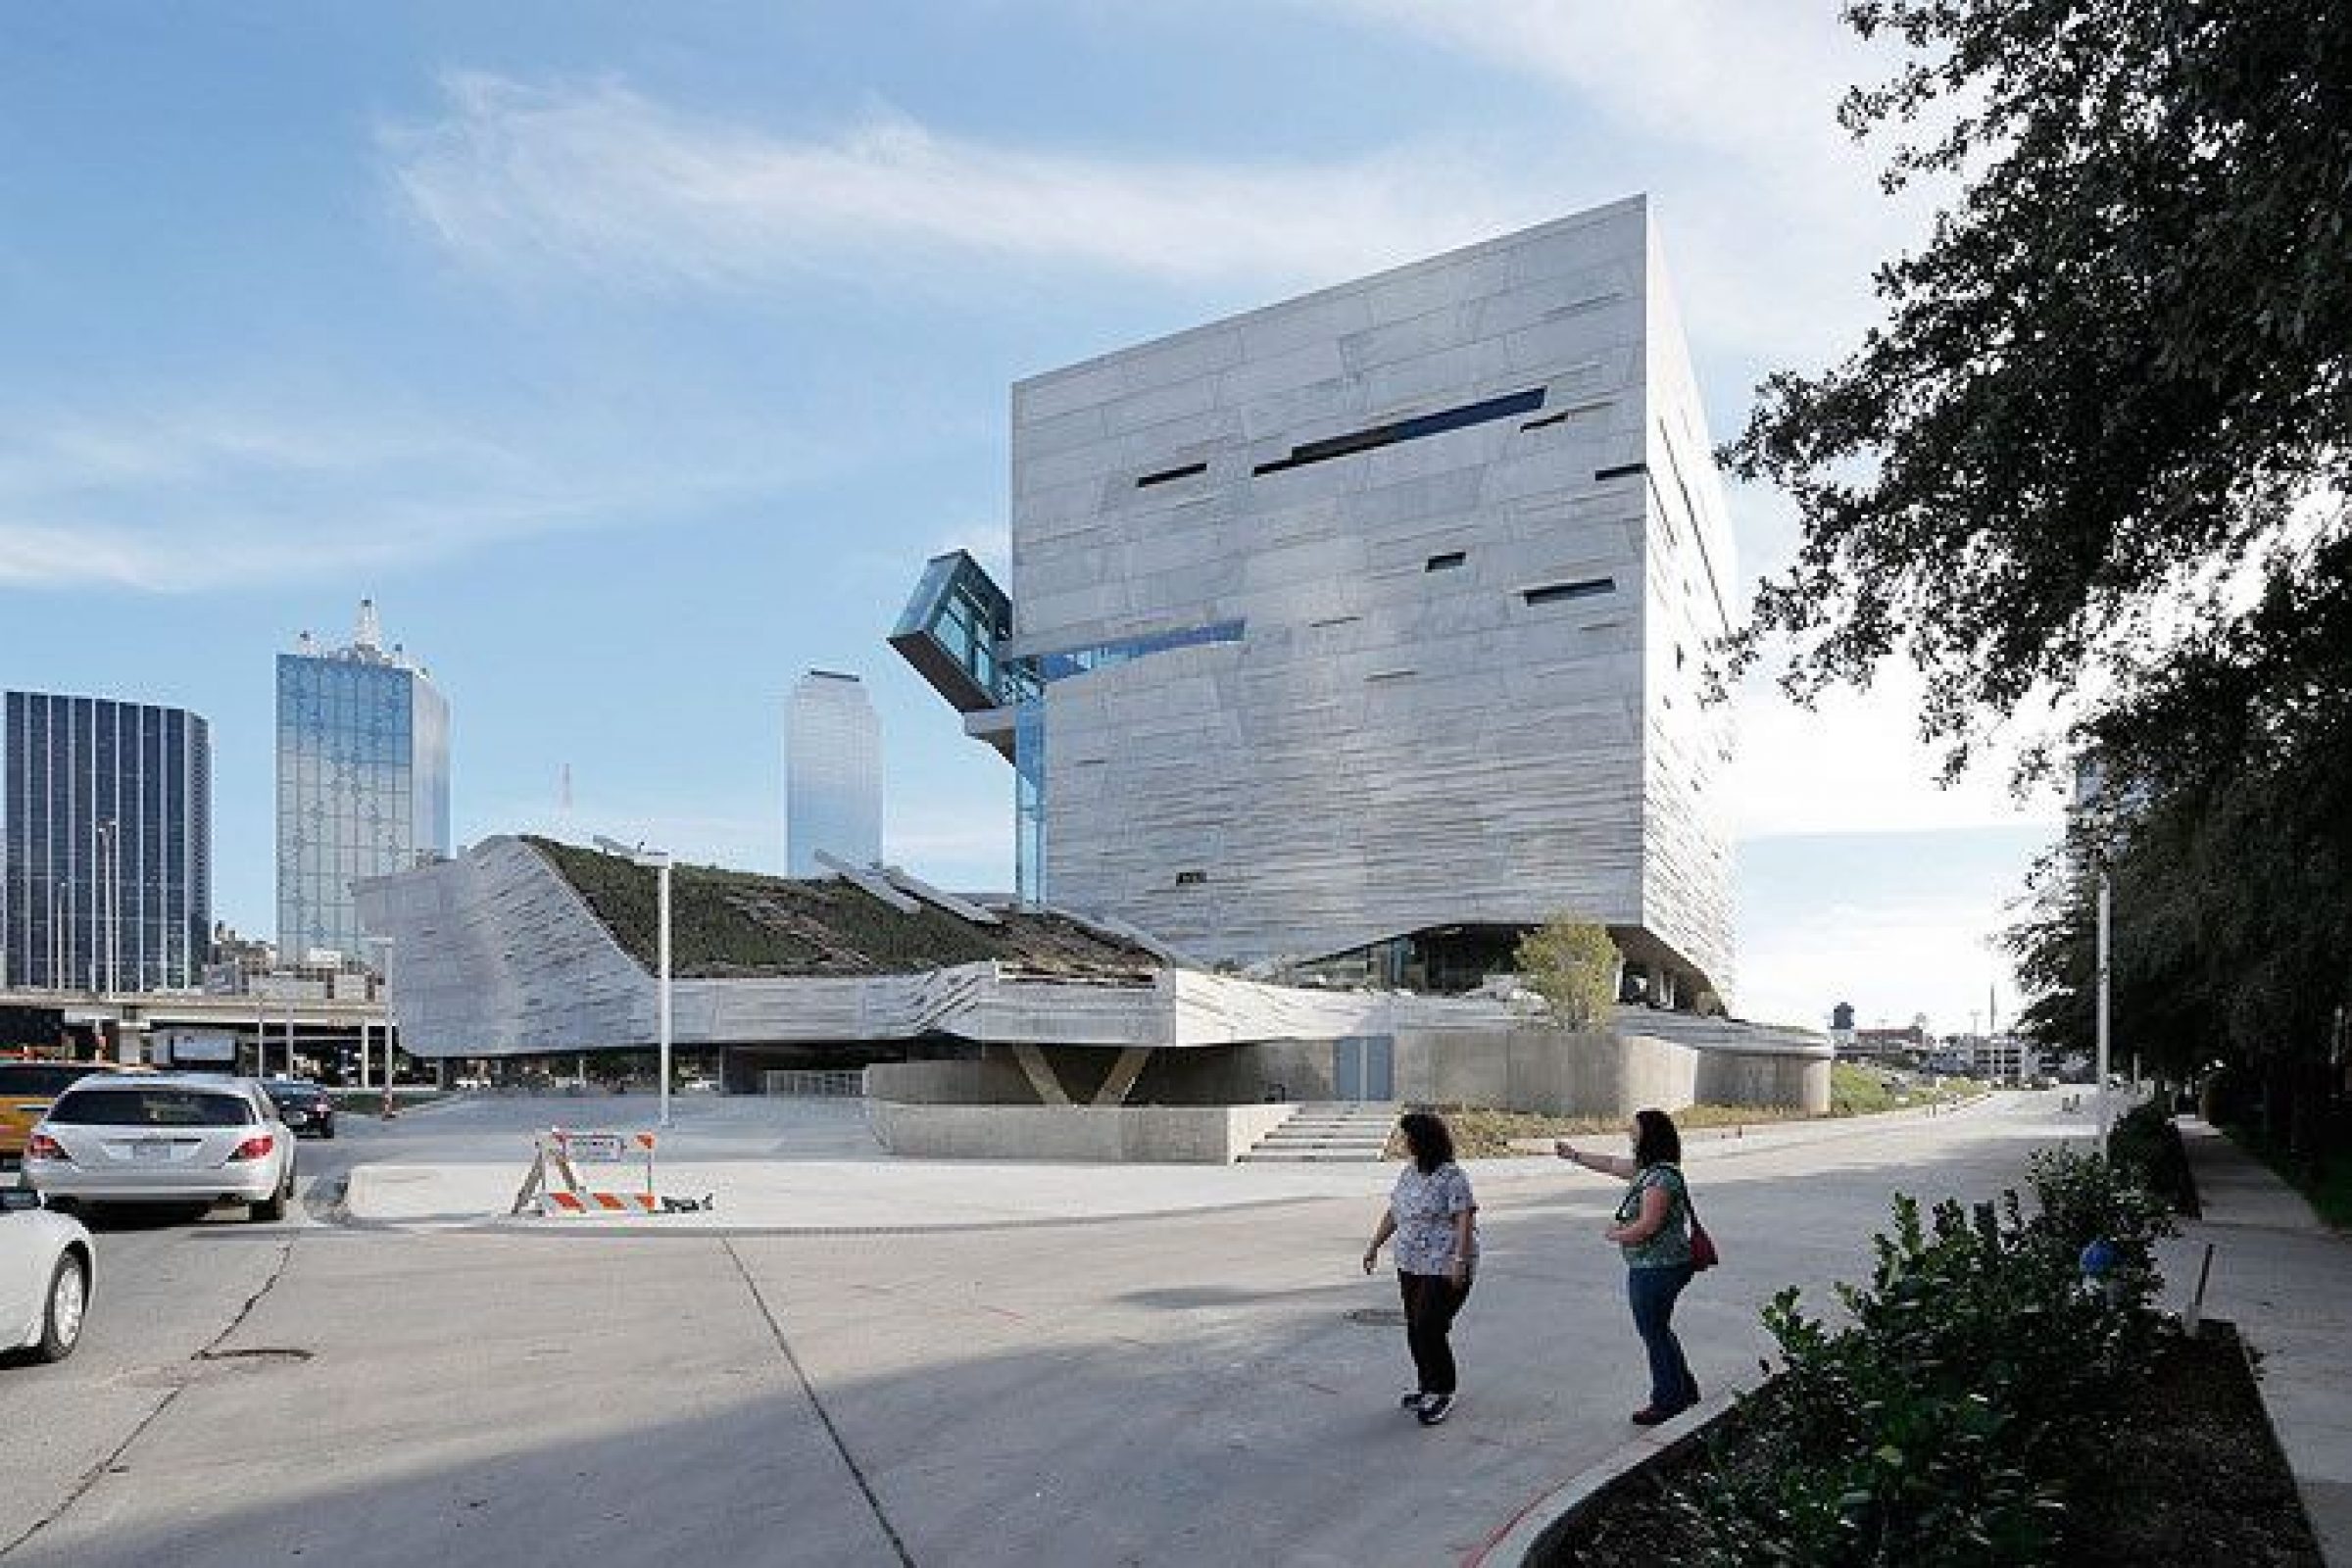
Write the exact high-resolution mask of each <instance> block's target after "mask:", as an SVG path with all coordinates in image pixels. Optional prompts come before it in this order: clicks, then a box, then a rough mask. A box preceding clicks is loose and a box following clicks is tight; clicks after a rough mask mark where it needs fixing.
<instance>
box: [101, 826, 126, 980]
mask: <svg viewBox="0 0 2352 1568" xmlns="http://www.w3.org/2000/svg"><path fill="white" fill-rule="evenodd" d="M116 844H117V840H116V836H115V819H114V818H113V817H111V816H110V817H108V818H107V819H106V820H105V821H103V822H101V823H99V824H98V920H99V926H100V936H101V939H102V940H101V941H100V943H99V947H98V951H99V953H100V954H101V955H103V956H104V963H105V971H106V994H107V995H108V996H110V997H111V996H113V995H114V994H115V991H116V985H115V956H116V948H115V916H116V915H117V913H118V912H119V910H118V901H119V899H120V898H121V894H120V893H119V892H118V890H117V888H116V886H115V884H116V881H117V875H116V867H117V865H118V864H119V863H120V858H119V856H120V852H119V851H118V850H117V848H116Z"/></svg>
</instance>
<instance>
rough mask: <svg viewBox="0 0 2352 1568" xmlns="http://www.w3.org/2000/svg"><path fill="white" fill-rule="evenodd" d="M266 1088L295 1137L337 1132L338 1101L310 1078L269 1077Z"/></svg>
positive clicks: (280, 1116)
mask: <svg viewBox="0 0 2352 1568" xmlns="http://www.w3.org/2000/svg"><path fill="white" fill-rule="evenodd" d="M262 1088H263V1089H264V1090H265V1091H267V1092H268V1094H269V1096H270V1103H272V1104H274V1105H276V1106H277V1114H278V1118H279V1119H280V1120H282V1121H283V1122H284V1123H285V1124H286V1125H287V1127H289V1128H291V1129H292V1130H293V1133H294V1136H295V1137H297V1138H302V1137H313V1138H332V1137H334V1136H335V1103H334V1102H333V1101H332V1100H330V1099H328V1098H327V1094H326V1091H325V1090H323V1089H321V1088H319V1086H318V1085H317V1084H315V1083H312V1082H311V1081H310V1080H309V1079H307V1078H265V1079H263V1080H262Z"/></svg>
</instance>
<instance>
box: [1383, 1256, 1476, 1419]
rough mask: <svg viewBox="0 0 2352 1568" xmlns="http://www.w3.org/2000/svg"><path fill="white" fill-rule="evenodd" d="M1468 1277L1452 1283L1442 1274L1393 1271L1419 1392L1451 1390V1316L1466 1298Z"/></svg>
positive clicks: (1469, 1278)
mask: <svg viewBox="0 0 2352 1568" xmlns="http://www.w3.org/2000/svg"><path fill="white" fill-rule="evenodd" d="M1470 1282H1471V1276H1470V1275H1468V1274H1464V1275H1463V1276H1462V1283H1461V1284H1459V1285H1456V1284H1454V1283H1453V1281H1452V1280H1450V1279H1448V1278H1446V1276H1445V1275H1443V1274H1407V1273H1405V1272H1403V1271H1402V1270H1401V1269H1400V1270H1398V1271H1397V1290H1398V1291H1399V1292H1401V1293H1402V1294H1403V1297H1404V1343H1405V1344H1406V1345H1407V1346H1408V1347H1410V1348H1411V1349H1412V1352H1413V1370H1414V1371H1415V1372H1417V1373H1419V1374H1420V1375H1421V1392H1422V1393H1423V1394H1451V1393H1452V1392H1453V1389H1454V1369H1453V1346H1452V1345H1451V1344H1450V1343H1448V1341H1447V1338H1446V1336H1448V1335H1449V1334H1451V1333H1452V1332H1453V1315H1454V1313H1456V1312H1459V1311H1460V1310H1461V1309H1462V1303H1463V1302H1464V1301H1466V1300H1468V1299H1470Z"/></svg>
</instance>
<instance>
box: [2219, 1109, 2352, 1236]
mask: <svg viewBox="0 0 2352 1568" xmlns="http://www.w3.org/2000/svg"><path fill="white" fill-rule="evenodd" d="M2222 1131H2223V1132H2224V1133H2226V1134H2228V1135H2229V1141H2230V1142H2231V1143H2233V1144H2235V1145H2237V1147H2238V1148H2240V1149H2242V1150H2244V1151H2245V1152H2247V1153H2249V1154H2252V1155H2253V1156H2254V1157H2255V1158H2256V1159H2259V1160H2261V1161H2262V1162H2263V1163H2264V1164H2265V1165H2268V1166H2270V1167H2271V1169H2272V1170H2273V1171H2274V1172H2276V1173H2277V1175H2278V1179H2279V1180H2280V1181H2282V1182H2284V1183H2286V1184H2287V1185H2288V1186H2289V1187H2292V1188H2293V1189H2294V1190H2295V1191H2296V1192H2298V1193H2301V1194H2302V1195H2303V1196H2304V1198H2305V1199H2306V1200H2307V1201H2309V1202H2310V1203H2311V1206H2312V1208H2313V1209H2314V1210H2316V1211H2317V1212H2318V1214H2319V1216H2320V1218H2321V1220H2322V1221H2323V1222H2325V1223H2327V1224H2328V1225H2332V1226H2334V1227H2335V1228H2336V1229H2337V1230H2339V1231H2340V1230H2346V1229H2352V1146H2347V1145H2344V1144H2341V1143H2339V1144H2337V1145H2336V1146H2335V1147H2334V1148H2332V1149H2327V1150H2324V1151H2322V1152H2321V1153H2320V1154H2319V1155H2317V1156H2316V1157H2311V1156H2303V1155H2297V1154H2295V1153H2293V1152H2289V1151H2288V1150H2287V1149H2286V1148H2284V1147H2283V1146H2281V1145H2278V1144H2275V1143H2273V1142H2271V1141H2270V1140H2269V1139H2267V1138H2265V1137H2263V1136H2262V1133H2261V1132H2260V1130H2258V1129H2256V1128H2254V1127H2250V1126H2247V1125H2246V1124H2244V1123H2243V1122H2231V1123H2230V1124H2229V1125H2228V1126H2226V1127H2224V1128H2223V1129H2222Z"/></svg>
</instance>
